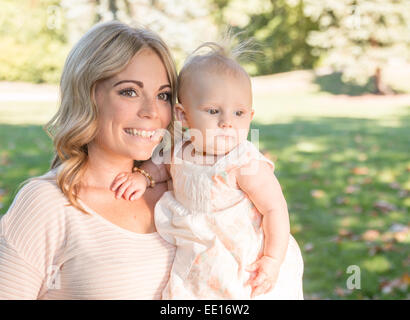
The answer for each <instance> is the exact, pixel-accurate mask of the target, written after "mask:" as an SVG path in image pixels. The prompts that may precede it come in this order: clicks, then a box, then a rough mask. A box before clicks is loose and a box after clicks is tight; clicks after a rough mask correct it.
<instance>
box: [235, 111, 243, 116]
mask: <svg viewBox="0 0 410 320" xmlns="http://www.w3.org/2000/svg"><path fill="white" fill-rule="evenodd" d="M235 115H237V116H238V117H240V116H242V115H243V111H236V112H235Z"/></svg>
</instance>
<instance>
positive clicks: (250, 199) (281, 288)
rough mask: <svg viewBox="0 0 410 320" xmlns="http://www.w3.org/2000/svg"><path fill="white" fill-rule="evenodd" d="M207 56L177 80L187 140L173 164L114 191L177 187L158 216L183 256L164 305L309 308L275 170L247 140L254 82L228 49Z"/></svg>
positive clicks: (155, 165)
mask: <svg viewBox="0 0 410 320" xmlns="http://www.w3.org/2000/svg"><path fill="white" fill-rule="evenodd" d="M200 48H202V49H203V48H209V49H210V51H209V52H208V53H206V54H195V52H197V51H198V49H197V50H196V51H195V52H194V54H193V55H192V56H191V57H190V58H189V59H188V60H187V62H186V63H185V65H184V67H183V68H182V70H181V72H180V74H179V79H178V84H179V88H178V100H179V103H178V104H176V105H175V107H174V114H175V117H176V120H178V121H180V123H181V124H182V126H183V129H185V131H184V134H183V137H182V138H181V139H178V141H176V142H175V144H174V146H173V148H171V149H170V152H169V155H170V160H171V161H170V163H165V164H164V163H160V162H161V161H160V160H159V158H158V157H155V156H153V158H152V159H151V160H149V161H146V162H144V163H143V165H142V166H141V168H140V169H137V170H138V172H134V173H125V172H124V173H121V174H119V175H118V176H117V177H116V179H115V180H114V182H113V185H112V190H113V191H115V192H116V196H117V197H124V198H126V199H128V200H135V199H137V198H138V197H140V196H141V195H142V194H143V193H144V191H145V189H146V187H147V186H152V184H153V182H154V181H157V182H159V181H166V180H168V179H170V178H172V187H173V190H172V191H167V192H165V193H164V195H163V196H162V197H161V199H160V200H159V201H158V202H157V204H156V207H155V225H156V228H157V231H158V233H159V234H160V235H161V236H162V237H163V238H164V239H165V240H167V241H168V242H170V243H172V244H174V245H176V246H177V250H176V255H175V259H174V262H173V266H172V270H171V272H170V277H169V281H168V283H167V285H166V287H165V289H164V291H163V294H162V298H163V299H249V298H253V297H255V296H258V299H303V292H302V274H303V260H302V256H301V253H300V249H299V247H298V245H297V243H296V241H295V239H294V238H293V237H292V235H290V227H289V216H288V210H287V204H286V201H285V198H284V196H283V193H282V190H281V187H280V185H279V182H278V180H277V179H276V177H275V175H274V164H273V163H272V162H271V161H270V160H269V159H267V158H266V157H264V156H263V155H262V154H261V153H260V152H259V151H258V150H257V148H256V147H255V146H254V145H253V144H252V143H251V142H249V141H248V140H247V136H248V132H249V127H250V123H251V120H252V118H253V115H254V110H253V109H252V90H251V81H250V78H249V76H248V74H247V73H246V72H245V70H244V69H243V68H242V67H241V66H240V64H239V63H237V62H236V61H235V59H234V58H231V57H230V56H229V54H228V53H227V52H226V51H227V50H226V49H224V48H223V47H222V46H220V45H218V44H215V43H207V44H205V45H202V46H201V47H200ZM141 169H142V170H141Z"/></svg>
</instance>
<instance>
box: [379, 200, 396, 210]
mask: <svg viewBox="0 0 410 320" xmlns="http://www.w3.org/2000/svg"><path fill="white" fill-rule="evenodd" d="M373 207H374V208H377V209H380V210H381V211H382V212H384V213H387V212H390V211H393V210H396V209H397V208H396V206H395V205H394V204H391V203H389V202H387V201H384V200H379V201H376V202H375V203H374V204H373Z"/></svg>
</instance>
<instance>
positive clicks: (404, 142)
mask: <svg viewBox="0 0 410 320" xmlns="http://www.w3.org/2000/svg"><path fill="white" fill-rule="evenodd" d="M334 87H335V86H333V88H334ZM324 90H325V89H324V88H323V84H322V83H320V82H319V81H317V80H315V79H314V77H313V76H312V72H309V71H298V72H291V73H286V74H279V75H274V76H269V77H259V78H256V79H254V107H255V110H256V113H255V119H254V122H253V124H252V129H258V130H259V135H260V137H259V143H260V148H261V151H262V152H263V153H264V154H265V155H266V156H267V157H269V158H271V159H272V160H273V161H274V162H275V164H276V169H275V173H276V176H277V177H278V180H279V182H280V183H281V186H282V189H283V192H284V194H285V197H286V199H287V202H288V208H289V213H290V219H291V231H292V234H293V235H294V237H295V238H296V240H297V241H298V243H299V245H300V247H301V249H302V255H303V258H304V262H305V271H304V292H305V298H306V299H409V298H410V296H409V294H408V285H409V282H410V275H409V272H408V270H409V269H410V257H409V252H410V251H409V243H410V236H409V227H410V223H409V212H408V211H409V207H410V197H409V193H410V159H409V145H410V138H409V137H410V97H409V95H400V96H395V97H380V96H373V95H369V94H364V95H363V94H362V95H356V94H354V95H350V96H349V95H341V94H337V92H334V90H333V91H332V92H329V91H324ZM346 92H348V91H342V93H346ZM0 97H1V93H0ZM55 106H56V104H55V103H53V102H44V103H41V102H38V101H37V102H27V101H26V102H13V101H6V102H4V101H3V102H0V214H2V213H5V212H6V211H7V208H8V207H9V205H10V204H11V201H12V199H13V196H14V194H15V192H16V190H17V188H18V185H19V183H21V182H22V181H24V180H25V179H27V178H29V177H31V176H35V175H38V174H41V173H43V172H45V171H46V170H47V168H48V166H49V162H50V159H51V154H52V146H51V142H50V139H49V138H48V137H47V135H46V134H45V133H44V132H43V131H42V127H41V124H42V123H44V122H45V121H46V120H47V119H48V118H49V117H50V116H51V115H52V114H53V112H54V110H55ZM352 265H356V266H358V267H359V268H360V289H348V288H347V287H346V282H347V280H348V278H349V277H350V276H351V274H348V273H347V269H348V267H349V266H352ZM356 284H357V281H356Z"/></svg>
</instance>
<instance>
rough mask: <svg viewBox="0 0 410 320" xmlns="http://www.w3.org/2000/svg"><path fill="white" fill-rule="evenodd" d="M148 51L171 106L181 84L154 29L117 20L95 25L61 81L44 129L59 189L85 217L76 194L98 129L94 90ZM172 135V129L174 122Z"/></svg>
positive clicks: (76, 48) (70, 59) (77, 48)
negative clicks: (164, 78)
mask: <svg viewBox="0 0 410 320" xmlns="http://www.w3.org/2000/svg"><path fill="white" fill-rule="evenodd" d="M144 48H150V49H152V50H153V51H154V52H156V53H157V54H158V56H159V57H160V58H161V60H162V62H163V64H164V66H165V69H166V72H167V75H168V80H169V81H170V85H171V89H172V106H173V105H174V104H175V99H176V85H177V73H176V69H175V64H174V61H173V59H172V57H171V53H170V51H169V49H168V47H167V46H166V44H165V43H164V42H163V41H162V39H161V38H160V37H159V36H158V35H157V34H155V33H154V32H152V31H150V30H147V29H144V28H134V27H130V26H128V25H126V24H123V23H121V22H118V21H111V22H106V23H101V24H97V25H95V26H94V27H93V28H91V29H90V30H89V31H88V32H87V33H86V34H85V35H84V36H83V37H82V38H81V39H80V40H79V42H78V43H77V44H76V45H75V46H74V47H73V49H72V50H71V52H70V53H69V55H68V57H67V60H66V62H65V65H64V69H63V73H62V76H61V81H60V99H61V100H60V106H59V109H58V111H57V113H56V114H55V115H54V117H53V118H52V119H51V120H50V121H49V122H48V123H47V124H46V125H45V127H44V128H45V130H46V132H47V133H48V134H49V135H50V136H51V138H52V139H53V143H54V148H55V156H54V159H53V161H52V164H51V169H56V168H58V170H57V177H56V180H57V184H58V186H59V188H60V189H61V190H62V192H63V193H64V194H65V196H66V197H67V198H68V200H69V202H70V204H71V205H73V206H75V207H76V208H78V209H79V210H81V211H83V212H85V210H84V209H83V208H82V206H81V205H80V204H79V203H78V201H77V194H78V191H79V186H80V181H81V177H82V175H83V174H84V172H85V169H86V164H87V159H88V150H87V145H88V143H90V142H91V141H92V140H93V139H94V138H95V136H96V134H97V129H98V128H97V118H98V109H97V106H96V103H95V98H94V89H95V85H96V83H97V81H99V80H103V79H107V78H109V77H112V76H114V75H116V74H117V73H119V72H120V71H122V70H123V69H124V68H125V67H126V66H127V65H128V63H129V62H130V60H131V58H132V57H133V56H134V55H135V54H136V53H137V52H139V51H140V50H141V49H144ZM173 118H174V116H173V115H172V119H173ZM168 130H172V122H171V124H170V127H169V128H168Z"/></svg>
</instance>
